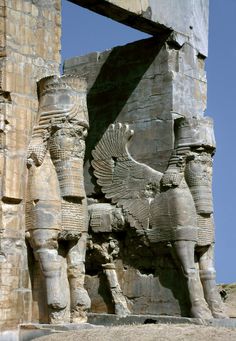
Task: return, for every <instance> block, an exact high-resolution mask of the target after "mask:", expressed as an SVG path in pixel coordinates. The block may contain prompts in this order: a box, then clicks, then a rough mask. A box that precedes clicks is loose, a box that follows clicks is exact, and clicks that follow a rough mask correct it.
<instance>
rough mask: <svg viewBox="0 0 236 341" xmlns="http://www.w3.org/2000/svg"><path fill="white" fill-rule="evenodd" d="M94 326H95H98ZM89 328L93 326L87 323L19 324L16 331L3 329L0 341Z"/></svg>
mask: <svg viewBox="0 0 236 341" xmlns="http://www.w3.org/2000/svg"><path fill="white" fill-rule="evenodd" d="M95 327H96V328H97V327H98V326H95ZM101 327H102V326H100V328H101ZM90 328H94V326H93V325H92V324H89V323H81V324H76V323H68V324H63V325H53V324H39V323H30V324H21V325H20V326H19V329H18V331H5V332H2V333H0V341H30V340H33V339H36V338H37V337H40V336H45V335H50V334H53V333H61V332H66V331H74V330H81V329H90Z"/></svg>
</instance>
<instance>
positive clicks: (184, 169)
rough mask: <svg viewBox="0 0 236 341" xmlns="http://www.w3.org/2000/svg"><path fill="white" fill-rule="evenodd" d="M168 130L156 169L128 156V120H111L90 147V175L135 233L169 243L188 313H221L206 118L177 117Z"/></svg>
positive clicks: (212, 142) (209, 135)
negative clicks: (163, 158) (170, 139)
mask: <svg viewBox="0 0 236 341" xmlns="http://www.w3.org/2000/svg"><path fill="white" fill-rule="evenodd" d="M174 131H175V148H174V150H173V153H172V155H171V157H170V160H169V164H168V167H167V169H166V171H165V172H164V173H161V172H158V171H156V170H154V169H152V168H151V167H149V166H147V165H145V164H143V163H139V162H137V161H135V160H134V159H133V158H132V156H131V155H130V153H129V151H128V142H129V141H130V139H131V138H132V135H133V133H134V132H133V131H132V130H131V129H130V127H129V125H128V124H121V123H116V124H111V125H110V126H109V128H108V129H107V131H106V132H105V133H104V135H103V137H102V138H101V140H100V141H99V143H98V144H97V146H96V148H95V149H94V151H93V152H92V155H93V161H92V166H93V168H94V175H95V176H96V178H97V183H98V185H100V186H101V190H102V192H103V193H104V194H105V197H106V198H107V199H110V200H111V202H112V204H114V205H116V206H117V207H119V208H121V209H122V211H123V214H124V217H125V219H126V221H127V222H128V223H129V224H130V226H131V227H133V228H135V229H136V232H137V234H139V235H143V236H145V238H146V239H147V240H148V242H149V243H150V245H151V244H154V245H155V243H157V244H156V247H158V243H161V242H165V243H166V242H170V243H171V245H172V250H173V255H174V258H175V260H177V262H178V263H179V264H180V268H181V270H182V273H183V275H184V276H185V278H186V282H187V288H188V294H189V299H190V304H191V316H192V317H197V318H205V319H208V318H212V316H213V317H214V318H224V317H225V313H224V310H223V307H222V302H221V298H220V295H219V293H218V291H217V288H216V282H215V269H214V254H213V247H214V222H213V204H212V156H213V154H214V151H215V140H214V133H213V127H212V121H211V119H209V118H207V117H205V118H203V117H200V118H199V117H198V118H188V119H186V118H179V119H176V120H175V122H174ZM196 259H197V265H196V263H195V261H196Z"/></svg>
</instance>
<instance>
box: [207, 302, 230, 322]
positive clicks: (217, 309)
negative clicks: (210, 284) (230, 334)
mask: <svg viewBox="0 0 236 341" xmlns="http://www.w3.org/2000/svg"><path fill="white" fill-rule="evenodd" d="M210 307H211V311H212V315H213V317H214V318H215V319H225V318H229V317H228V316H227V314H226V312H225V311H224V307H223V306H222V304H221V303H219V302H217V301H214V302H210Z"/></svg>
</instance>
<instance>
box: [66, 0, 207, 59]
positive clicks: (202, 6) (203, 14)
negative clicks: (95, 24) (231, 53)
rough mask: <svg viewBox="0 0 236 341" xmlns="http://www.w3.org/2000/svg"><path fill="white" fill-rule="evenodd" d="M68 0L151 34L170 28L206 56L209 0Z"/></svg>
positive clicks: (180, 40)
mask: <svg viewBox="0 0 236 341" xmlns="http://www.w3.org/2000/svg"><path fill="white" fill-rule="evenodd" d="M69 1H71V2H73V3H75V4H78V5H81V6H83V7H86V8H88V9H91V10H93V11H95V12H98V13H100V14H103V15H105V16H107V17H109V18H112V19H115V20H116V21H119V22H121V23H124V24H126V25H129V26H131V27H134V28H136V29H139V30H141V31H144V32H146V33H150V34H152V35H158V34H160V33H161V32H163V31H173V32H174V34H173V39H174V40H175V41H176V42H178V43H179V42H182V44H183V43H184V42H190V44H191V45H192V46H193V47H194V48H196V49H197V50H198V52H199V53H200V54H202V55H204V56H207V53H208V12H209V0H178V1H176V0H129V1H127V0H103V1H100V0H69Z"/></svg>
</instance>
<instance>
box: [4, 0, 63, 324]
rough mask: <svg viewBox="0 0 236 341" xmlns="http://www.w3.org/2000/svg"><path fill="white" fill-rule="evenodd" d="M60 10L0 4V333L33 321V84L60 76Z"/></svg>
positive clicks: (56, 5)
mask: <svg viewBox="0 0 236 341" xmlns="http://www.w3.org/2000/svg"><path fill="white" fill-rule="evenodd" d="M60 6H61V5H60V1H59V0H49V1H44V0H43V1H27V0H17V1H15V0H1V1H0V171H1V181H0V184H1V185H0V187H1V202H0V205H1V229H0V290H1V296H0V306H1V312H0V328H1V329H9V328H11V327H15V326H16V325H17V324H18V323H19V322H23V321H25V322H26V321H30V320H31V319H32V316H31V311H32V309H31V303H32V298H31V290H30V284H29V283H30V281H29V273H28V261H27V249H26V244H25V221H24V214H25V213H24V212H25V208H24V200H25V188H26V181H27V171H26V152H27V146H28V143H29V139H30V136H31V131H32V127H33V125H34V123H35V118H36V115H37V110H38V99H37V89H36V81H38V80H39V79H40V78H42V77H45V76H48V75H51V74H58V72H59V63H60V54H59V50H60V32H61V28H60V22H61V16H60ZM35 319H36V320H37V316H35Z"/></svg>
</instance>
